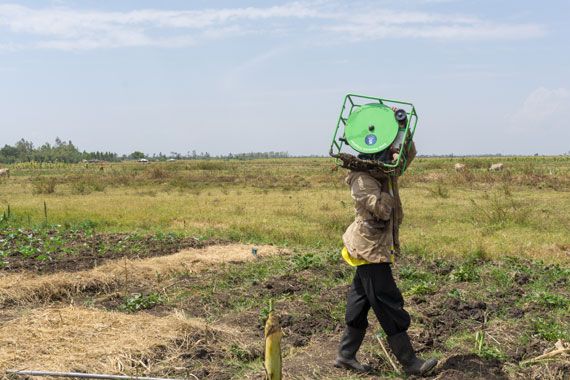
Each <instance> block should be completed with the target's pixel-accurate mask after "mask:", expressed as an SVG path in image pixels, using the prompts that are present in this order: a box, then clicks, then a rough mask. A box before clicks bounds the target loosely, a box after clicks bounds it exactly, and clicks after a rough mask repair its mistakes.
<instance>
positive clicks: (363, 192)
mask: <svg viewBox="0 0 570 380" xmlns="http://www.w3.org/2000/svg"><path fill="white" fill-rule="evenodd" d="M351 193H352V197H353V199H354V200H355V201H356V202H357V203H358V204H360V205H361V206H362V207H364V208H365V209H366V210H367V211H368V212H370V213H371V214H372V215H374V217H375V218H377V219H379V220H384V221H387V220H390V216H391V215H392V208H393V207H394V198H393V197H392V196H391V195H390V194H389V193H387V192H383V191H382V189H381V187H380V186H379V184H378V182H377V181H376V180H374V179H373V178H372V177H370V176H367V175H365V174H361V175H357V176H355V178H354V179H353V181H352V183H351Z"/></svg>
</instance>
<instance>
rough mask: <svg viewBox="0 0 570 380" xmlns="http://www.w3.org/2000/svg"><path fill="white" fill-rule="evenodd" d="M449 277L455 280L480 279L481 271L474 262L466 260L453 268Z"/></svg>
mask: <svg viewBox="0 0 570 380" xmlns="http://www.w3.org/2000/svg"><path fill="white" fill-rule="evenodd" d="M449 279H450V280H452V281H455V282H472V281H477V280H479V271H478V269H477V267H476V266H475V264H474V263H472V262H466V263H464V264H462V265H460V266H458V267H457V268H455V269H453V270H452V271H451V273H450V274H449Z"/></svg>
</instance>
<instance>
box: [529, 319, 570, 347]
mask: <svg viewBox="0 0 570 380" xmlns="http://www.w3.org/2000/svg"><path fill="white" fill-rule="evenodd" d="M532 329H533V332H534V333H535V334H537V335H538V336H539V337H541V338H543V339H546V340H548V341H556V340H558V339H569V338H570V331H568V329H566V330H565V329H564V328H563V327H562V326H560V325H559V324H558V323H556V322H555V321H554V320H552V319H546V318H542V317H535V318H534V319H533V320H532Z"/></svg>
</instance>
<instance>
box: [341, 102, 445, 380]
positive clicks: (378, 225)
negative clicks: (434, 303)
mask: <svg viewBox="0 0 570 380" xmlns="http://www.w3.org/2000/svg"><path fill="white" fill-rule="evenodd" d="M386 108H387V107H386ZM392 110H393V111H394V112H398V111H400V110H399V109H397V108H392ZM396 116H398V115H397V114H396ZM398 122H399V121H398ZM406 133H408V132H406ZM408 137H410V139H409V141H408V143H407V144H402V141H400V146H399V147H398V150H397V151H395V150H394V149H393V145H394V144H392V145H391V146H390V148H386V149H385V151H383V152H380V153H376V154H359V155H358V159H359V160H362V161H363V162H370V161H373V160H378V159H379V158H380V157H384V158H386V157H388V160H389V161H398V162H400V164H401V165H405V166H406V167H407V166H409V164H410V163H411V162H412V160H413V159H414V157H415V155H416V149H415V145H414V143H413V141H411V136H410V135H408ZM395 140H398V138H395ZM400 140H402V138H401V139H400ZM400 147H401V150H400ZM402 153H403V154H404V155H405V156H406V160H398V157H397V155H402ZM339 158H340V159H341V160H343V156H340V157H339ZM343 161H344V160H343ZM343 166H344V167H348V168H350V171H349V173H348V176H347V177H346V183H347V184H348V186H349V187H350V191H351V196H352V199H353V200H354V203H355V214H356V215H355V220H354V222H353V223H352V224H351V225H350V226H349V227H348V228H347V230H346V232H345V233H344V235H343V237H342V238H343V242H344V245H345V247H344V249H343V251H342V256H343V258H344V259H345V261H346V262H347V263H348V264H349V265H351V266H354V267H356V273H355V275H354V279H353V281H352V285H351V286H350V290H349V292H348V297H347V305H346V315H345V322H346V327H345V330H344V332H343V334H342V338H341V341H340V345H339V348H338V355H337V358H336V360H335V366H336V367H340V368H346V369H350V370H353V371H356V372H370V371H371V370H372V368H371V367H369V366H366V365H363V364H361V363H360V362H359V361H358V360H357V359H356V353H357V352H358V350H359V348H360V346H361V344H362V341H363V340H364V336H365V334H366V329H367V327H368V312H369V310H370V309H372V311H373V312H374V314H375V315H376V318H377V319H378V321H379V322H380V325H381V326H382V329H383V330H384V331H385V333H386V335H387V336H388V344H389V346H390V348H391V350H392V352H393V353H394V355H395V356H396V358H397V359H398V361H399V362H400V364H401V365H402V366H403V369H404V372H405V373H406V374H408V375H426V374H428V373H429V372H430V371H432V370H433V369H434V368H435V366H436V365H437V360H435V359H429V360H427V361H424V360H422V359H420V358H418V357H417V356H416V354H415V351H414V349H413V348H412V345H411V342H410V338H409V336H408V333H407V330H408V327H409V326H410V315H409V314H408V312H407V311H406V310H405V309H404V299H403V297H402V294H401V292H400V290H399V289H398V286H397V285H396V283H395V281H394V277H393V275H392V268H391V264H392V263H393V262H394V256H395V255H397V254H398V253H399V252H400V241H399V227H400V224H401V223H402V219H403V215H404V214H403V208H402V203H401V200H400V195H399V189H398V177H397V176H396V175H393V174H390V173H387V172H386V171H385V170H382V169H381V168H378V169H376V168H373V167H366V166H364V167H355V166H354V165H353V162H352V161H351V162H348V163H347V162H343ZM400 169H401V170H400V173H403V171H404V170H405V167H401V168H400ZM392 173H393V172H392Z"/></svg>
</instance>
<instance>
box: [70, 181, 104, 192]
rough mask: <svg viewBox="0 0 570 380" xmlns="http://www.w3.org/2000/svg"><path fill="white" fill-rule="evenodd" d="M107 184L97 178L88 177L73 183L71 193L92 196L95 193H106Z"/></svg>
mask: <svg viewBox="0 0 570 380" xmlns="http://www.w3.org/2000/svg"><path fill="white" fill-rule="evenodd" d="M106 187H107V185H106V183H105V182H103V181H101V180H96V179H95V178H91V177H86V178H82V179H78V180H76V181H73V182H72V183H71V191H72V192H73V193H75V194H82V195H85V194H90V193H92V192H94V191H104V190H105V188H106Z"/></svg>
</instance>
